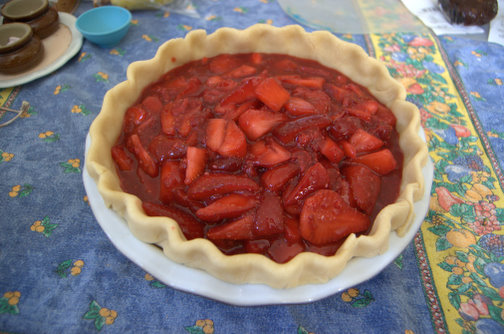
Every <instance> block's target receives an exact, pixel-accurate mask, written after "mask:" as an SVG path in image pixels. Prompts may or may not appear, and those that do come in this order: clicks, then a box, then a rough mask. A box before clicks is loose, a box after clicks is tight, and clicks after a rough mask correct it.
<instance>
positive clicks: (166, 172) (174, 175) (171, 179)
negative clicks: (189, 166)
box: [159, 161, 184, 204]
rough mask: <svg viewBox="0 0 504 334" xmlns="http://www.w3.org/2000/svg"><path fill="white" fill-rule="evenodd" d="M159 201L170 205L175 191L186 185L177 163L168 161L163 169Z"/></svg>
mask: <svg viewBox="0 0 504 334" xmlns="http://www.w3.org/2000/svg"><path fill="white" fill-rule="evenodd" d="M159 183H160V188H159V200H160V201H161V202H163V203H166V204H169V203H170V202H171V201H172V200H173V197H174V196H173V190H174V189H175V188H177V187H179V186H181V185H183V184H184V176H183V175H182V172H181V170H180V167H179V164H178V162H176V161H166V162H165V163H164V164H163V166H162V167H161V175H160V180H159Z"/></svg>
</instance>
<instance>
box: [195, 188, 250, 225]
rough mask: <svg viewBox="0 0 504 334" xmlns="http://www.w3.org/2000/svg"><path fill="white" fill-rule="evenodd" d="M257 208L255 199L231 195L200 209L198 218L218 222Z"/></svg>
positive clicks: (197, 212)
mask: <svg viewBox="0 0 504 334" xmlns="http://www.w3.org/2000/svg"><path fill="white" fill-rule="evenodd" d="M255 206H256V200H255V199H254V198H253V197H249V196H244V195H239V194H230V195H227V196H224V197H222V198H219V199H218V200H216V201H215V202H212V203H211V204H210V205H208V206H206V207H204V208H201V209H199V210H198V211H196V216H197V217H198V218H199V219H202V220H205V221H208V222H218V221H219V220H221V219H225V218H235V217H238V216H241V215H242V214H243V213H245V212H247V211H248V210H250V209H252V208H254V207H255Z"/></svg>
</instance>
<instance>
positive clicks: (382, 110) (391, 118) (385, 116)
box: [375, 104, 397, 128]
mask: <svg viewBox="0 0 504 334" xmlns="http://www.w3.org/2000/svg"><path fill="white" fill-rule="evenodd" d="M375 116H376V117H378V118H379V119H380V120H382V121H383V122H385V123H387V124H388V125H390V126H391V127H392V128H395V126H396V123H397V118H396V117H395V115H394V113H393V112H392V111H391V110H390V109H389V108H387V107H385V106H383V105H381V104H380V105H378V110H377V111H376V113H375Z"/></svg>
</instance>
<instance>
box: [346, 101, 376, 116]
mask: <svg viewBox="0 0 504 334" xmlns="http://www.w3.org/2000/svg"><path fill="white" fill-rule="evenodd" d="M377 110H378V102H376V101H375V100H367V101H364V102H361V103H359V104H357V105H354V106H351V107H348V108H347V109H346V111H347V112H348V113H349V114H350V115H353V116H355V117H358V118H360V119H362V120H363V121H369V120H371V116H373V115H374V114H375V113H376V111H377Z"/></svg>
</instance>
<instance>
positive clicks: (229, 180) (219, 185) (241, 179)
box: [187, 174, 259, 200]
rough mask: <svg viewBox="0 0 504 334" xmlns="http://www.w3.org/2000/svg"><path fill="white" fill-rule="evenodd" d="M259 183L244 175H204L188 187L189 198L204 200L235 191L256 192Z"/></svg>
mask: <svg viewBox="0 0 504 334" xmlns="http://www.w3.org/2000/svg"><path fill="white" fill-rule="evenodd" d="M258 190H259V185H258V184H257V183H255V182H254V181H253V180H251V179H249V178H248V177H246V176H242V175H230V174H208V175H202V176H201V177H200V178H198V179H197V180H196V181H194V182H193V183H192V184H191V185H190V186H189V188H188V189H187V195H189V198H191V199H196V200H204V199H207V198H209V197H211V196H212V195H216V194H218V195H221V194H227V193H230V192H234V191H250V192H256V191H258Z"/></svg>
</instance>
